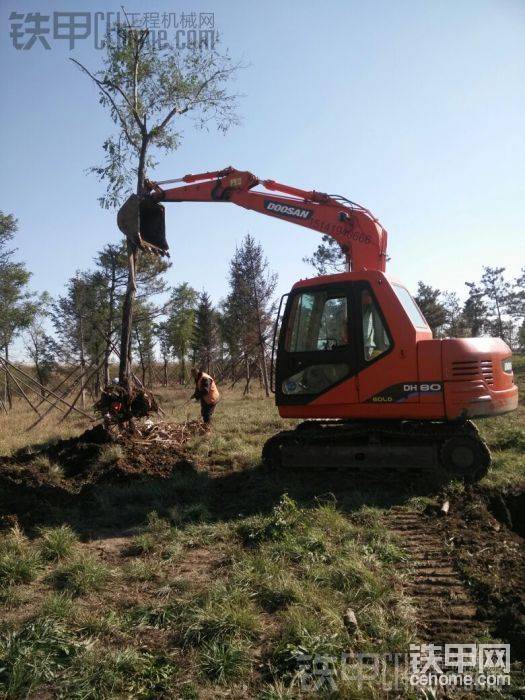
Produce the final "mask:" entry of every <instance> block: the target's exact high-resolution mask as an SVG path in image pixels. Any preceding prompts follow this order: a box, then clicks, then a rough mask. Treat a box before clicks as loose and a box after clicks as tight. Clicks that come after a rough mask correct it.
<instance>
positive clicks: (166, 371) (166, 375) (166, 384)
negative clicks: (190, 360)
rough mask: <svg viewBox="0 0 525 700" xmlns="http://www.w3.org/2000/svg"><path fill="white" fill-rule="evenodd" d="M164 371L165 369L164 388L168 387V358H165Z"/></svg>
mask: <svg viewBox="0 0 525 700" xmlns="http://www.w3.org/2000/svg"><path fill="white" fill-rule="evenodd" d="M162 369H163V375H162V376H163V382H164V386H168V360H167V358H166V357H165V358H164V365H163V368H162Z"/></svg>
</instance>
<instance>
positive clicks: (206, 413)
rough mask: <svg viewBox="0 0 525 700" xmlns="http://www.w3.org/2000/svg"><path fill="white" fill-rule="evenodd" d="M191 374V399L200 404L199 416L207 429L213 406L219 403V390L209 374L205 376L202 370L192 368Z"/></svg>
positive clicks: (213, 409)
mask: <svg viewBox="0 0 525 700" xmlns="http://www.w3.org/2000/svg"><path fill="white" fill-rule="evenodd" d="M191 374H192V376H193V378H194V379H195V392H194V394H193V396H192V399H195V400H196V401H200V402H201V416H202V420H203V421H204V425H205V426H206V427H209V426H210V424H211V419H212V416H213V412H214V411H215V406H216V405H217V404H218V403H219V398H220V394H219V390H218V389H217V385H216V384H215V380H214V378H213V377H211V376H210V375H209V374H206V372H204V371H203V370H202V369H196V368H195V367H193V368H192V370H191Z"/></svg>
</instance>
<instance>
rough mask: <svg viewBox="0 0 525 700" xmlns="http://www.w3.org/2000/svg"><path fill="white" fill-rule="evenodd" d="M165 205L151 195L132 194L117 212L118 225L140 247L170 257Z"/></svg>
mask: <svg viewBox="0 0 525 700" xmlns="http://www.w3.org/2000/svg"><path fill="white" fill-rule="evenodd" d="M164 215H165V212H164V207H163V206H162V204H159V203H158V202H155V201H154V200H153V199H152V198H151V197H150V196H149V195H145V196H143V197H140V196H139V195H136V194H132V195H131V197H128V199H127V200H126V201H125V202H124V204H123V205H122V206H121V207H120V209H119V211H118V214H117V225H118V227H119V229H120V230H121V231H122V233H123V234H124V235H125V236H126V238H127V239H128V240H129V241H131V243H132V244H133V245H135V246H137V247H138V248H142V249H143V250H148V251H150V252H152V253H156V254H157V255H167V256H168V257H169V253H168V250H169V246H168V241H167V240H166V223H165V220H164Z"/></svg>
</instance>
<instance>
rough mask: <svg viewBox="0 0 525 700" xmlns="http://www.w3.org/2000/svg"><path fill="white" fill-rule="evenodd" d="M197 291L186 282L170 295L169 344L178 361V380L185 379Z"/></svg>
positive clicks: (184, 380) (193, 331)
mask: <svg viewBox="0 0 525 700" xmlns="http://www.w3.org/2000/svg"><path fill="white" fill-rule="evenodd" d="M198 296H199V295H198V294H197V292H196V291H195V290H194V289H193V288H192V287H190V285H189V284H188V283H187V282H183V283H182V284H180V285H179V286H178V287H175V289H174V290H173V292H172V294H171V297H170V305H169V315H168V320H167V323H168V332H169V337H170V344H171V347H172V349H173V352H174V354H175V356H176V357H177V359H178V361H179V381H180V383H181V384H184V383H185V382H186V380H187V378H188V377H187V371H186V361H187V359H188V354H189V351H190V349H191V348H192V344H193V335H194V333H195V313H196V307H197V300H198Z"/></svg>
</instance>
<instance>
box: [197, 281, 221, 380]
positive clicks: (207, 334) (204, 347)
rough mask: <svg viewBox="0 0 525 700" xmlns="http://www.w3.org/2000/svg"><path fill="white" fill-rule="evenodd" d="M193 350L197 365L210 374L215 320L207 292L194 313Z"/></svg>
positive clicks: (214, 350) (213, 351)
mask: <svg viewBox="0 0 525 700" xmlns="http://www.w3.org/2000/svg"><path fill="white" fill-rule="evenodd" d="M193 348H194V352H195V360H196V363H197V365H198V366H199V367H201V368H202V369H204V370H206V372H210V371H211V366H212V363H213V361H214V359H215V355H216V352H217V318H216V314H215V309H214V308H213V304H212V301H211V298H210V295H209V294H208V293H207V292H202V294H201V295H200V297H199V303H198V306H197V310H196V312H195V330H194V334H193Z"/></svg>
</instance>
